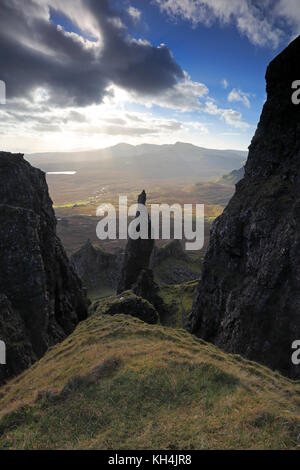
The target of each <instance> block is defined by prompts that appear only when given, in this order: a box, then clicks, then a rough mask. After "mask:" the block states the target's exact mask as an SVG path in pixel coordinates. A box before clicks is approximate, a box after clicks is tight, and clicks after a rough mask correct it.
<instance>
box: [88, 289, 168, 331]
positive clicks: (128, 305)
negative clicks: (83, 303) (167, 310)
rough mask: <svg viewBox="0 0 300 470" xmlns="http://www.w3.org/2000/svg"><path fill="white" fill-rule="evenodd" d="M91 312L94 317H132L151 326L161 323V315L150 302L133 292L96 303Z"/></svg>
mask: <svg viewBox="0 0 300 470" xmlns="http://www.w3.org/2000/svg"><path fill="white" fill-rule="evenodd" d="M91 312H92V313H93V314H94V315H95V314H96V315H121V314H123V315H131V316H133V317H136V318H139V319H140V320H142V321H144V322H145V323H149V324H150V325H155V324H157V323H158V322H159V314H158V312H157V311H156V310H155V308H154V306H153V305H152V304H151V303H150V302H148V300H146V299H143V298H141V297H138V296H137V295H134V294H132V292H131V291H126V292H123V293H122V295H120V296H116V297H110V298H108V299H102V300H99V301H97V302H94V304H93V305H92V307H91Z"/></svg>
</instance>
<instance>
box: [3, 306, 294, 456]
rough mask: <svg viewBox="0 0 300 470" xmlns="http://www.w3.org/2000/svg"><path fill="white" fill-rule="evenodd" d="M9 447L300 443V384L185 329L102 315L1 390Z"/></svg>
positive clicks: (247, 446) (268, 445)
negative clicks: (199, 337) (299, 439)
mask: <svg viewBox="0 0 300 470" xmlns="http://www.w3.org/2000/svg"><path fill="white" fill-rule="evenodd" d="M0 396H1V398H0V413H1V418H0V447H1V448H3V449H5V448H6V449H11V448H14V449H231V448H234V449H294V448H296V447H297V436H298V435H299V433H300V384H299V383H295V382H292V381H291V380H288V379H286V378H284V377H282V376H281V375H280V374H278V373H276V372H273V371H271V370H269V369H268V368H266V367H264V366H261V365H258V364H255V363H251V362H249V361H247V360H245V359H243V358H242V357H240V356H235V355H231V354H226V353H224V352H222V351H221V350H219V349H218V348H216V347H214V346H213V345H211V344H209V343H206V342H205V341H203V340H200V339H197V338H195V337H193V336H191V335H189V334H188V333H187V332H185V331H184V330H181V329H173V328H172V329H171V328H166V327H163V326H161V325H148V324H146V323H143V322H142V321H140V320H138V319H136V318H133V317H131V316H127V315H116V316H113V317H112V316H108V315H101V314H97V313H96V314H95V315H93V316H92V317H90V318H89V319H87V320H86V321H85V322H83V323H81V324H80V325H79V326H78V327H77V329H76V330H75V332H74V333H73V334H72V335H71V336H70V337H69V338H67V339H66V340H65V341H64V342H63V343H61V344H60V345H57V346H55V347H54V348H52V349H51V350H50V351H49V352H48V353H47V354H46V355H45V357H44V358H43V359H41V360H40V361H39V362H38V363H36V364H35V365H34V366H33V367H31V368H30V369H29V370H27V371H26V372H24V373H23V374H22V375H20V376H19V377H17V378H15V379H13V380H11V381H10V382H9V383H8V384H6V385H5V386H3V387H1V389H0Z"/></svg>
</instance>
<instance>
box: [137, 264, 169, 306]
mask: <svg viewBox="0 0 300 470" xmlns="http://www.w3.org/2000/svg"><path fill="white" fill-rule="evenodd" d="M132 292H133V293H134V294H135V295H137V296H139V297H142V298H143V299H146V300H148V302H150V304H152V305H153V306H154V307H155V309H156V310H157V311H158V313H159V314H160V315H165V314H166V313H167V309H166V306H165V304H164V301H163V299H162V298H161V296H160V295H159V287H158V285H157V284H156V282H155V281H154V277H153V271H152V270H151V269H143V270H142V271H141V272H140V274H139V277H138V279H137V282H136V283H135V284H134V285H133V287H132Z"/></svg>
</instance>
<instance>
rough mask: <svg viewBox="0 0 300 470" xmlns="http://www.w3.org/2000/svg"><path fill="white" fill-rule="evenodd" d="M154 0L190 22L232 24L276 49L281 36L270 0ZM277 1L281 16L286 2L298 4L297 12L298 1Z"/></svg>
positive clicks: (165, 9) (176, 15)
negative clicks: (279, 5) (279, 4)
mask: <svg viewBox="0 0 300 470" xmlns="http://www.w3.org/2000/svg"><path fill="white" fill-rule="evenodd" d="M154 1H155V2H156V3H157V4H158V5H159V6H160V8H161V10H162V11H164V12H166V13H167V14H169V15H170V16H172V17H178V16H181V17H183V18H184V19H186V20H188V21H190V22H191V23H192V24H193V25H197V24H198V23H202V24H205V25H206V26H211V25H212V24H213V23H214V22H215V21H216V20H217V21H219V22H220V23H221V24H225V25H229V24H234V25H235V26H236V27H237V29H238V30H239V31H240V33H242V34H243V35H245V36H246V37H247V38H248V39H249V40H250V41H251V42H252V43H253V44H255V45H258V46H265V45H271V46H273V47H274V48H276V47H278V45H279V43H280V41H281V39H282V38H283V36H284V35H285V34H284V31H283V29H281V28H279V27H278V26H277V24H276V19H277V17H276V16H275V15H274V14H273V8H272V5H273V4H274V1H273V0H264V1H263V2H259V3H258V2H255V1H249V0H154ZM275 1H277V0H275ZM280 3H282V5H281V10H282V13H281V16H284V15H285V14H287V12H288V5H289V4H290V3H292V4H293V5H294V7H295V9H296V7H298V13H297V16H299V15H300V13H299V2H298V0H291V1H290V0H281V2H280ZM279 13H280V11H279V12H278V14H279ZM289 16H290V17H291V16H292V15H289ZM298 24H299V23H298Z"/></svg>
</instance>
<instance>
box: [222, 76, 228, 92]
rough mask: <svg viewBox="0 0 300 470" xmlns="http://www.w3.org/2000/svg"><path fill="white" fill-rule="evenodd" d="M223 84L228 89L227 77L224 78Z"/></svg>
mask: <svg viewBox="0 0 300 470" xmlns="http://www.w3.org/2000/svg"><path fill="white" fill-rule="evenodd" d="M221 84H222V87H223V88H224V89H225V90H226V88H228V87H229V83H228V81H227V80H226V78H223V80H222V82H221Z"/></svg>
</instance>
